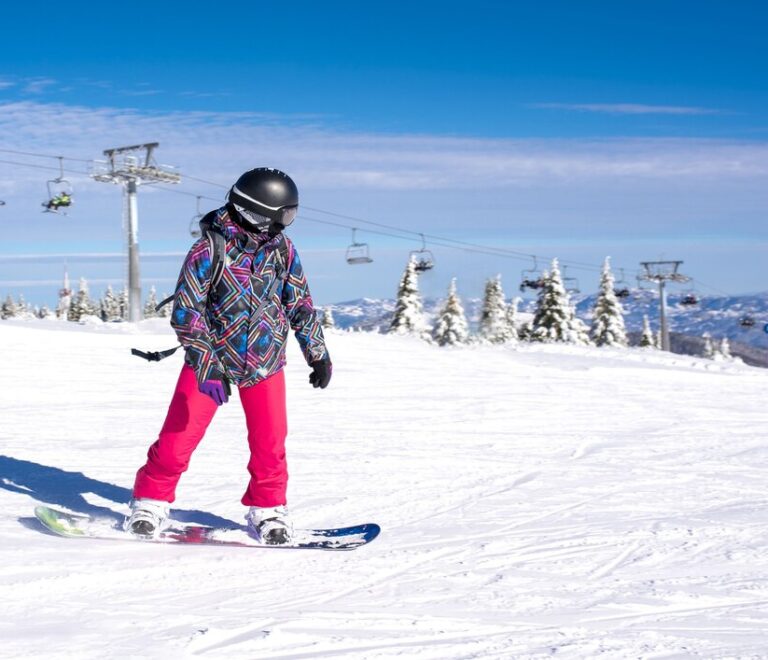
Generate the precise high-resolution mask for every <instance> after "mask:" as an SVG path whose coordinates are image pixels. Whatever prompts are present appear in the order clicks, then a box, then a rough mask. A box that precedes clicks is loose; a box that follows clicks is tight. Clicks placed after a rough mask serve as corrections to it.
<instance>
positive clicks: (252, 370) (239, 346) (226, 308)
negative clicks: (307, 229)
mask: <svg viewBox="0 0 768 660" xmlns="http://www.w3.org/2000/svg"><path fill="white" fill-rule="evenodd" d="M233 212H234V211H233ZM209 217H211V218H212V220H211V221H210V228H211V229H212V230H213V231H218V232H220V233H221V234H223V235H224V237H225V238H226V244H227V265H226V268H225V269H224V272H223V275H222V277H221V281H220V282H219V285H218V286H217V287H216V290H215V291H213V292H211V295H209V291H208V289H209V286H210V284H211V247H210V243H209V240H208V239H207V237H206V236H205V234H203V237H202V238H201V239H199V240H198V241H197V242H196V243H195V244H194V245H193V246H192V248H191V249H190V251H189V253H188V254H187V257H186V259H185V260H184V265H183V266H182V269H181V274H180V275H179V281H178V284H177V285H176V293H175V296H174V304H173V312H172V314H171V326H172V327H173V329H174V330H175V331H176V335H177V336H178V338H179V342H180V343H181V344H182V346H184V349H185V352H186V358H185V361H186V363H187V364H189V365H190V366H191V367H192V368H193V369H194V370H195V374H196V375H197V381H198V383H202V382H203V381H205V380H208V379H214V378H219V379H220V378H223V377H226V378H228V379H229V381H230V382H232V383H235V384H239V385H241V386H244V387H248V386H250V385H255V384H256V383H258V382H260V381H262V380H264V379H265V378H267V377H268V376H271V375H272V374H275V373H277V372H278V371H280V369H282V368H283V367H284V366H285V341H286V338H287V336H288V331H289V329H292V330H293V331H294V333H295V335H296V339H298V341H299V345H300V346H301V350H302V352H303V354H304V358H305V359H306V361H307V364H311V363H312V362H315V361H317V360H322V359H325V358H328V351H327V349H326V346H325V340H324V338H323V331H322V328H321V327H320V323H319V321H318V319H317V314H316V312H315V309H314V306H313V304H312V297H311V296H310V293H309V287H308V285H307V280H306V278H305V276H304V270H303V268H302V267H301V262H300V261H299V255H298V254H297V252H296V248H295V247H294V246H293V243H292V242H291V241H290V240H289V239H288V238H287V237H286V236H283V238H282V240H284V241H285V246H284V247H283V250H282V251H281V250H280V249H279V243H280V241H281V239H280V238H279V237H276V238H273V239H271V240H270V239H269V236H268V235H267V234H258V235H257V234H252V233H250V232H247V231H245V230H244V229H243V228H241V227H240V226H239V225H237V224H235V223H234V222H233V221H232V219H231V218H230V215H229V211H228V210H227V207H226V206H225V207H222V208H220V209H219V210H218V211H216V212H214V213H212V214H210V216H209ZM262 246H264V247H263V249H260V248H262ZM286 248H287V249H286ZM284 254H287V256H288V263H287V264H284V268H280V264H282V260H283V255H284ZM286 269H287V273H286V272H285V271H286ZM281 271H282V272H283V273H284V274H286V275H287V277H286V278H285V280H284V281H283V282H282V283H281V284H279V285H278V286H277V289H276V291H275V294H274V295H273V296H272V300H270V301H269V303H268V304H266V305H265V306H264V308H263V311H262V313H261V314H260V317H259V318H253V313H254V312H255V311H256V309H257V307H259V306H260V305H259V303H260V302H261V301H262V298H263V297H264V295H265V294H267V293H268V292H269V290H270V287H271V285H272V283H273V282H274V280H275V278H276V277H279V276H280V272H281ZM289 326H290V328H289Z"/></svg>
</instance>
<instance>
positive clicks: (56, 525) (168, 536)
mask: <svg viewBox="0 0 768 660" xmlns="http://www.w3.org/2000/svg"><path fill="white" fill-rule="evenodd" d="M35 516H36V517H37V519H38V520H39V521H40V522H41V523H42V524H43V525H44V526H45V527H46V528H47V529H49V530H50V531H51V532H53V533H54V534H57V535H59V536H64V537H66V538H74V539H101V540H110V541H131V542H134V543H136V542H139V543H142V542H143V543H183V544H194V545H218V546H235V547H240V548H270V549H276V550H278V549H282V550H287V549H294V550H297V549H304V550H354V549H355V548H359V547H360V546H361V545H365V544H366V543H370V542H371V541H373V539H375V538H376V537H377V536H378V535H379V532H380V531H381V528H380V527H379V526H378V525H376V524H374V523H367V524H364V525H354V526H351V527H334V528H329V529H297V530H295V531H294V534H293V537H292V539H291V541H290V542H289V543H283V544H281V545H268V544H266V543H262V542H261V541H259V540H258V539H256V538H254V537H253V536H251V535H250V534H248V531H247V529H246V528H245V527H244V526H233V527H204V526H202V525H194V524H187V523H182V522H179V521H176V520H171V521H170V524H169V526H168V527H166V528H165V529H164V530H163V531H162V532H160V534H158V535H157V536H155V537H153V538H143V537H140V536H134V535H133V534H129V533H128V532H126V531H124V530H123V528H122V526H120V525H119V524H117V523H116V522H115V520H114V519H113V518H107V517H103V518H100V517H95V516H83V515H75V514H72V513H66V512H64V511H59V510H58V509H52V508H51V507H47V506H38V507H35Z"/></svg>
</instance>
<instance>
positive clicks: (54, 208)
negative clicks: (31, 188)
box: [42, 156, 73, 215]
mask: <svg viewBox="0 0 768 660" xmlns="http://www.w3.org/2000/svg"><path fill="white" fill-rule="evenodd" d="M58 159H59V176H57V177H56V178H55V179H50V180H49V181H47V182H46V187H47V189H48V201H46V202H43V203H42V206H43V213H63V214H65V215H66V209H68V208H69V207H70V206H72V194H73V190H72V184H71V183H70V182H69V181H68V180H67V179H65V178H64V158H63V156H58Z"/></svg>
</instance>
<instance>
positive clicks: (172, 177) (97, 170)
mask: <svg viewBox="0 0 768 660" xmlns="http://www.w3.org/2000/svg"><path fill="white" fill-rule="evenodd" d="M159 145H160V143H159V142H149V143H147V144H135V145H132V146H130V147H116V148H114V149H105V150H104V155H105V156H106V157H107V161H106V162H103V161H97V162H96V164H95V165H94V170H93V172H92V173H91V177H93V178H94V179H95V180H96V181H101V182H102V183H116V184H120V185H121V186H123V200H124V204H123V208H124V213H125V218H126V222H125V229H126V236H127V239H128V241H127V242H128V320H129V321H132V322H135V321H140V320H141V312H142V308H141V279H140V277H139V241H138V225H139V210H138V202H137V199H136V193H137V192H138V187H139V185H140V184H150V183H179V182H180V181H181V176H180V175H179V174H177V173H175V172H172V171H171V170H170V169H169V168H167V167H166V166H160V165H158V164H157V163H155V159H154V155H153V154H154V151H155V149H157V147H158V146H159ZM142 151H143V152H144V153H143V156H141V157H140V155H137V152H142Z"/></svg>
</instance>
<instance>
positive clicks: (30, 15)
mask: <svg viewBox="0 0 768 660" xmlns="http://www.w3.org/2000/svg"><path fill="white" fill-rule="evenodd" d="M89 5H91V6H89ZM42 13H43V14H45V16H46V20H41V17H40V15H41V9H40V6H39V5H32V4H30V3H28V4H27V5H22V4H21V3H14V5H13V6H11V7H8V8H5V9H4V24H5V26H6V28H10V29H6V31H5V34H4V38H3V40H2V42H0V149H8V150H17V151H26V152H30V153H42V154H63V155H67V156H72V157H76V158H83V159H91V158H99V157H100V155H101V151H102V150H103V149H104V148H106V147H112V146H120V145H122V144H130V143H135V142H146V141H155V140H157V141H159V142H160V143H161V148H160V151H159V152H158V159H159V160H160V161H161V162H167V163H172V164H174V165H176V166H178V167H179V168H180V170H181V171H182V173H183V174H191V175H193V176H196V177H199V178H202V179H206V180H210V181H215V182H221V184H222V185H226V184H228V183H230V182H231V181H232V180H233V178H235V177H236V176H237V175H238V174H239V173H240V172H242V171H243V170H245V169H249V168H250V167H253V166H256V165H262V164H269V165H274V166H277V167H282V168H283V169H285V170H286V171H288V172H289V173H291V174H292V175H294V178H296V179H297V181H298V182H299V185H300V188H301V195H302V204H303V207H304V208H303V215H304V218H305V222H303V223H302V224H299V223H297V225H296V227H295V228H294V229H292V235H293V237H294V238H295V240H296V242H297V243H298V245H299V249H300V251H301V253H302V255H303V256H304V261H305V263H306V265H307V269H308V270H309V272H310V277H311V280H312V284H313V290H314V293H315V298H316V299H317V301H318V303H325V302H334V301H338V300H342V299H348V298H354V297H360V296H371V297H382V296H392V295H393V294H394V290H395V287H396V282H397V278H398V276H399V272H400V270H401V269H402V266H403V260H404V256H407V254H408V252H409V251H410V250H412V249H416V248H417V247H418V241H415V238H413V237H412V239H413V240H411V241H398V240H396V239H394V238H392V237H387V236H380V235H374V234H367V235H366V234H364V233H363V232H361V235H360V236H359V237H358V238H363V239H364V240H366V241H370V244H371V249H372V251H374V256H375V258H376V261H375V262H374V264H372V265H371V266H369V267H365V268H362V269H358V270H353V271H352V270H350V267H347V266H346V265H344V262H343V251H344V247H345V244H346V243H348V242H349V240H350V239H351V236H350V234H351V230H350V229H348V227H350V226H351V225H354V224H358V225H359V224H360V223H357V222H355V221H352V220H349V219H343V218H337V217H335V216H329V215H327V214H322V213H319V212H314V213H312V214H310V212H309V211H307V210H304V209H306V207H312V208H314V209H320V210H322V211H331V212H335V213H338V214H341V215H345V216H352V217H356V218H362V219H366V220H370V221H375V222H380V223H384V224H387V225H389V226H395V227H401V228H404V229H409V230H411V231H416V232H424V233H427V234H430V235H436V236H441V237H446V238H452V239H455V240H463V241H467V242H471V243H475V244H483V245H492V246H495V247H502V248H504V249H507V250H511V251H514V252H518V253H523V254H535V255H539V261H538V264H539V265H543V264H542V260H543V259H548V258H550V257H553V256H558V257H560V258H561V259H562V260H564V261H565V262H566V263H571V265H570V266H569V271H570V272H569V274H571V275H574V276H578V277H579V279H580V283H581V288H582V289H585V290H590V289H594V288H595V287H596V285H597V274H596V272H595V269H594V268H591V269H590V268H584V269H582V268H581V267H580V265H581V264H590V265H594V266H595V267H597V266H598V265H599V264H600V262H601V261H602V258H603V257H604V256H606V255H608V254H610V255H612V257H613V260H614V263H616V264H617V265H618V266H623V267H624V268H625V270H626V273H627V276H628V277H629V275H630V273H631V274H632V275H634V273H635V271H636V270H637V265H638V262H639V261H640V260H647V259H654V258H659V257H662V256H663V257H664V258H676V259H683V260H685V264H686V268H687V270H688V271H689V272H690V274H691V275H693V276H694V277H696V279H697V280H699V281H700V283H701V284H700V285H699V286H701V287H702V293H708V292H714V290H722V291H728V292H741V291H756V290H764V289H766V288H768V287H766V284H765V282H766V275H768V272H766V270H767V267H766V265H765V259H764V256H763V255H764V254H765V248H766V247H767V246H768V235H767V233H768V232H766V228H765V224H766V223H765V217H766V211H767V210H768V196H767V195H766V192H765V191H766V190H767V189H768V188H767V187H766V183H768V181H767V178H768V117H767V116H766V108H767V102H768V89H767V88H766V84H765V80H766V75H765V74H766V63H768V46H767V45H766V40H765V38H764V35H765V34H766V28H768V9H766V7H765V5H764V4H763V3H758V2H734V3H723V2H695V3H694V2H676V3H669V2H642V3H640V2H626V3H606V2H579V3H574V2H548V3H517V2H474V3H471V4H468V3H452V2H441V3H432V2H410V3H399V2H389V3H351V2H334V3H310V2H293V3H284V4H279V3H268V4H267V3H248V4H245V3H241V4H240V5H237V6H236V5H232V6H226V7H222V8H221V9H218V8H215V7H212V6H211V4H210V3H199V2H187V3H175V2H169V3H157V4H155V3H148V2H138V3H132V4H131V6H130V8H128V7H126V6H124V5H100V6H98V7H97V6H95V5H92V3H69V4H67V5H66V6H59V7H55V6H51V7H49V8H47V9H43V10H42ZM0 160H6V161H13V163H19V162H24V163H29V164H37V165H42V166H52V165H53V166H55V161H51V160H50V159H49V160H46V159H38V158H35V157H28V156H21V155H12V154H9V153H2V152H0ZM67 167H68V168H70V169H71V170H72V173H71V174H69V175H68V176H70V178H71V179H72V180H73V183H75V187H76V205H75V207H74V208H73V210H72V213H71V214H69V215H68V216H67V217H66V218H62V217H59V216H56V217H51V216H49V215H47V214H46V215H43V214H41V213H39V204H40V201H42V200H41V199H40V197H41V194H42V193H41V190H44V179H45V178H46V177H48V176H53V174H50V175H49V174H48V172H49V171H46V170H42V169H35V168H31V167H23V166H20V165H18V164H11V163H1V162H0V199H3V200H5V201H6V205H5V206H4V207H0V221H2V223H3V227H4V230H3V232H2V238H1V239H0V294H2V295H4V294H5V293H7V292H10V293H14V294H16V293H18V292H20V291H23V292H24V294H25V296H26V297H27V298H28V299H33V300H37V301H40V302H42V301H43V300H42V299H43V298H45V299H47V298H48V297H49V296H51V295H52V294H51V291H53V290H54V289H55V285H54V284H53V283H52V282H54V281H55V280H56V278H58V273H59V272H60V270H61V267H62V265H61V259H60V256H61V255H70V257H69V259H68V262H69V263H70V271H71V274H72V275H73V277H78V276H79V275H84V276H86V277H88V278H89V279H90V280H91V281H92V282H93V283H94V288H96V289H98V288H99V287H100V286H104V285H105V284H106V283H107V282H112V283H113V285H114V286H117V285H118V284H119V281H120V278H121V277H122V265H121V261H120V259H119V258H112V257H108V256H105V257H104V258H102V259H101V260H94V259H91V260H89V261H84V260H82V259H81V261H77V259H76V258H75V256H74V255H82V254H85V253H88V254H102V255H111V254H117V253H119V252H120V251H121V250H122V245H123V239H122V233H121V225H120V212H121V208H120V196H119V190H117V189H113V188H111V187H110V186H105V185H104V184H96V183H94V182H91V181H89V180H88V178H87V175H86V174H84V173H81V172H85V169H86V164H85V163H78V162H76V161H71V162H70V161H68V162H67ZM181 192H184V193H187V194H186V195H183V194H179V193H181ZM222 193H223V189H222V188H217V187H215V186H208V185H205V184H202V183H199V182H195V181H191V180H186V179H185V180H184V182H183V183H182V184H181V185H180V186H179V187H178V188H177V190H176V192H175V193H171V192H170V191H161V190H159V189H157V190H147V191H146V192H145V191H142V194H141V195H140V207H141V211H140V213H141V222H140V239H141V245H142V251H143V253H145V254H146V255H147V259H146V261H145V264H144V269H143V275H144V278H145V281H146V283H147V284H150V283H154V284H156V286H157V287H158V288H160V289H169V288H171V287H172V286H173V280H174V279H175V276H176V271H177V269H178V257H175V256H168V257H160V256H158V255H160V254H168V253H170V254H171V255H175V254H178V253H183V252H184V251H185V250H186V248H187V247H188V245H189V235H188V234H187V231H186V230H187V227H188V225H189V221H190V219H191V217H192V215H194V212H195V199H194V196H195V195H197V194H200V195H204V196H206V197H210V198H211V199H205V200H203V202H202V203H203V207H204V210H207V208H211V207H213V206H216V202H215V201H214V200H218V199H220V198H221V195H222ZM312 218H314V219H315V220H317V219H324V220H326V221H335V222H338V223H339V224H343V225H345V227H336V226H333V225H328V224H321V223H317V222H315V221H313V220H312ZM300 219H301V218H300ZM361 228H362V227H361ZM368 228H369V229H370V228H371V227H370V226H368ZM434 251H435V253H436V256H437V257H438V268H436V269H435V271H433V272H432V273H430V274H428V275H427V276H425V277H424V279H423V289H424V291H425V293H426V294H427V295H434V296H439V295H442V294H443V293H444V291H445V289H446V288H447V286H448V283H449V281H450V278H451V277H453V276H458V278H459V290H460V292H462V293H463V294H464V295H479V293H480V290H479V288H480V287H481V286H482V282H483V280H484V279H485V278H486V277H488V276H491V275H493V274H495V273H497V272H500V273H502V275H503V277H504V281H505V283H506V284H507V287H506V288H507V291H508V293H509V294H511V293H512V292H513V291H514V290H515V289H516V285H517V281H518V280H519V279H520V272H521V270H523V269H524V268H528V267H530V265H531V264H530V263H526V260H525V259H520V258H517V259H515V258H512V257H513V255H509V256H508V257H505V258H501V257H491V256H489V255H483V254H478V253H476V252H469V251H466V252H461V251H456V250H449V249H446V248H440V247H437V246H434ZM43 255H56V256H55V257H49V258H46V259H43V258H42V256H43ZM153 255H154V256H153ZM20 257H24V259H21V258H20ZM33 257H40V258H38V259H35V258H33ZM529 261H530V260H529ZM351 275H353V276H351ZM705 287H708V288H705Z"/></svg>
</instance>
